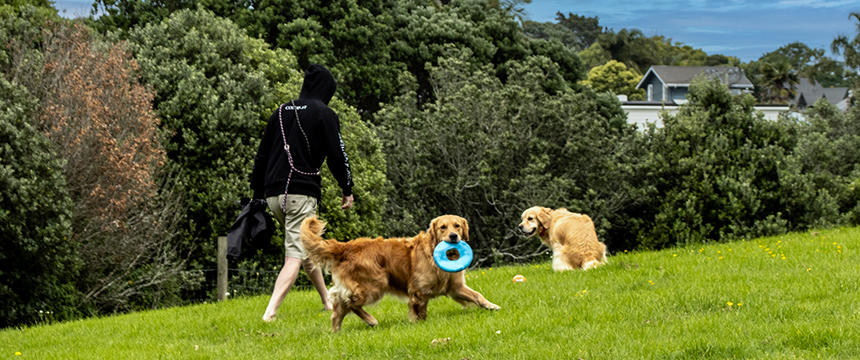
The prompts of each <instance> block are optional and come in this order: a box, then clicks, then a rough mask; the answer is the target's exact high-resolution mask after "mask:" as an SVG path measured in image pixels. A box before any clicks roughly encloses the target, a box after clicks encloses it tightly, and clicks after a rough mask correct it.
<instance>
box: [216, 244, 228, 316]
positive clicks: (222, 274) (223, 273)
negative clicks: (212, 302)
mask: <svg viewBox="0 0 860 360" xmlns="http://www.w3.org/2000/svg"><path fill="white" fill-rule="evenodd" d="M217 288H218V289H217V291H218V301H222V300H224V298H226V296H225V295H226V294H227V237H226V236H219V237H218V285H217Z"/></svg>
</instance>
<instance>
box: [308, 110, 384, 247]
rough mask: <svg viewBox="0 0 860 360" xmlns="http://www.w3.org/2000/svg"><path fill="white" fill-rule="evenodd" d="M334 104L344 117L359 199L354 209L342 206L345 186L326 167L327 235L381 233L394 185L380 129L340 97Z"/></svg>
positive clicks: (345, 236) (323, 207)
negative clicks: (380, 138)
mask: <svg viewBox="0 0 860 360" xmlns="http://www.w3.org/2000/svg"><path fill="white" fill-rule="evenodd" d="M330 105H331V107H332V109H334V111H335V112H336V113H337V114H338V117H339V118H340V130H341V136H342V137H343V141H344V145H345V146H346V153H347V155H348V156H349V165H350V171H351V172H352V177H353V182H354V183H355V187H353V192H354V194H353V195H354V197H355V203H354V205H353V207H352V208H351V209H349V210H348V211H344V210H342V209H341V208H340V202H341V195H342V190H341V189H340V187H338V185H337V181H336V180H335V179H334V176H332V175H331V172H330V171H329V170H328V167H324V168H325V170H324V171H323V198H322V203H321V204H320V216H321V217H323V218H324V219H325V220H326V222H327V225H326V229H327V231H326V238H328V237H329V236H330V237H332V238H336V239H341V240H349V239H355V238H357V237H360V236H378V235H379V234H380V233H381V232H382V231H383V228H384V226H386V224H387V221H383V218H382V214H383V212H384V209H385V203H386V200H387V196H388V193H389V192H390V191H391V186H390V184H389V182H388V179H387V178H386V177H385V173H386V168H385V155H384V152H383V149H382V142H381V141H380V140H379V137H378V136H377V134H376V131H375V130H374V129H373V128H372V127H370V125H368V124H367V123H366V122H364V121H363V120H361V117H359V115H358V112H356V111H355V109H354V108H352V107H350V106H348V105H346V104H345V103H344V102H343V101H342V100H340V99H333V100H332V102H331V104H330Z"/></svg>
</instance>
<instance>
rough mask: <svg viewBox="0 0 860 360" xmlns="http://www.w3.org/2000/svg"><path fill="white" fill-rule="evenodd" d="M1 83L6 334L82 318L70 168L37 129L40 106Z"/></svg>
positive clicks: (0, 225) (0, 252) (0, 226)
mask: <svg viewBox="0 0 860 360" xmlns="http://www.w3.org/2000/svg"><path fill="white" fill-rule="evenodd" d="M1 75H3V76H0V144H3V145H2V146H0V234H2V236H3V241H0V298H2V299H3V301H2V302H0V327H7V326H12V325H19V324H32V323H36V322H40V321H46V320H55V319H56V320H62V319H69V318H72V317H74V316H77V315H78V314H80V313H81V309H80V308H79V307H78V305H79V302H80V299H81V294H80V292H79V291H78V290H77V289H76V288H75V279H76V277H77V276H78V274H79V272H78V271H79V267H80V265H81V262H80V259H79V258H78V256H77V253H76V251H75V250H76V249H75V246H74V243H73V242H71V241H70V240H69V237H70V236H71V235H72V231H71V230H72V226H71V216H72V209H73V203H72V201H71V199H70V197H69V194H68V192H67V187H66V180H65V178H64V177H63V170H62V167H63V161H62V160H61V159H60V157H58V156H57V154H56V153H55V152H54V147H53V145H52V144H51V142H50V141H48V139H46V138H45V136H44V135H43V134H41V133H40V132H39V131H37V130H36V129H35V128H34V127H33V126H32V125H30V122H31V121H32V119H31V117H32V116H34V113H33V110H34V109H36V108H37V107H38V103H37V101H36V100H35V98H33V97H32V96H31V95H30V94H29V93H28V92H27V90H26V89H25V88H24V87H22V86H20V85H16V84H13V83H11V82H9V81H8V80H7V79H6V77H5V75H6V74H1Z"/></svg>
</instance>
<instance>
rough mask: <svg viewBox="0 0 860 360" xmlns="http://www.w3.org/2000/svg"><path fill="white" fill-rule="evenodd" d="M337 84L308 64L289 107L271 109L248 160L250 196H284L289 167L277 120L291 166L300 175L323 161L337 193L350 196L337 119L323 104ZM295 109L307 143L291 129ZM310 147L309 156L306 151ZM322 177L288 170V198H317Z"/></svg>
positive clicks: (319, 68)
mask: <svg viewBox="0 0 860 360" xmlns="http://www.w3.org/2000/svg"><path fill="white" fill-rule="evenodd" d="M336 88H337V83H336V82H335V80H334V77H333V76H332V75H331V72H329V71H328V69H326V68H325V67H324V66H322V65H316V64H314V65H311V66H310V67H308V69H307V71H305V79H304V83H303V84H302V92H301V93H300V94H299V98H298V99H296V100H294V101H293V104H295V106H293V104H291V103H286V104H284V105H282V106H280V107H279V108H278V110H275V112H274V113H273V114H272V116H271V117H269V123H268V125H267V126H266V131H265V133H263V139H262V140H261V141H260V147H259V149H258V150H257V156H256V158H255V159H254V170H253V172H252V173H251V190H253V191H254V198H256V199H260V198H263V197H269V196H277V195H280V194H283V193H284V186H285V185H286V182H287V176H288V175H289V174H290V164H289V161H288V160H287V152H286V150H284V140H283V136H282V135H281V123H280V120H281V119H283V129H284V135H286V137H287V143H288V144H290V152H291V153H292V156H293V164H294V165H295V168H296V169H297V170H299V171H301V172H304V173H315V172H317V170H318V169H319V168H320V167H321V166H322V163H323V160H325V158H326V157H328V168H329V170H331V173H332V175H334V178H335V179H337V182H338V185H339V186H340V188H341V189H342V190H343V195H344V196H348V195H352V186H353V183H352V174H351V173H350V170H349V158H348V157H347V155H346V149H344V145H343V140H342V139H341V137H340V121H339V120H338V117H337V114H336V113H335V112H334V111H333V110H332V109H331V108H329V107H328V102H329V100H331V97H332V96H333V95H334V92H335V89H336ZM296 111H298V117H299V119H300V121H301V127H302V129H304V132H305V134H307V142H306V141H305V137H304V136H303V135H302V132H301V130H300V129H299V126H297V125H296ZM308 148H310V152H308ZM321 181H322V178H321V177H320V176H319V175H310V176H309V175H303V174H300V173H298V172H296V171H293V173H292V177H291V179H290V188H289V191H288V192H289V193H290V194H301V195H308V196H313V197H315V198H317V199H319V198H320V197H321V196H322V191H321V188H322V187H321Z"/></svg>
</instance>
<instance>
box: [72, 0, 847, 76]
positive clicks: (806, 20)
mask: <svg viewBox="0 0 860 360" xmlns="http://www.w3.org/2000/svg"><path fill="white" fill-rule="evenodd" d="M91 4H92V0H56V1H55V7H56V8H57V9H58V10H60V15H62V16H65V17H77V16H87V15H88V14H89V11H90V7H91V6H92V5H91ZM523 7H524V8H525V10H526V15H527V18H528V19H530V20H534V21H538V22H555V16H556V12H562V13H564V14H567V13H574V14H579V15H585V16H589V17H592V16H597V17H598V19H599V21H600V25H601V26H604V27H608V28H610V29H615V30H621V29H624V28H627V29H639V30H641V31H642V32H643V33H644V34H645V35H646V36H654V35H663V36H665V37H667V38H671V39H672V41H674V42H681V43H683V44H685V45H690V46H692V47H694V48H698V49H702V50H704V51H705V52H706V53H708V54H722V55H728V56H735V57H738V58H740V59H741V60H742V61H744V62H747V61H752V60H756V59H758V58H759V57H761V56H762V55H763V54H765V53H767V52H770V51H773V50H776V49H778V48H779V47H780V46H783V45H786V44H789V43H791V42H795V41H800V42H802V43H804V44H806V45H808V46H809V47H812V48H816V49H825V50H826V51H827V54H828V56H831V57H834V58H836V59H839V60H841V57H840V56H836V55H833V54H832V53H831V52H830V43H831V42H832V41H833V39H834V38H835V37H836V36H838V35H845V36H847V37H848V38H849V39H852V38H854V36H855V35H856V34H857V22H856V20H852V19H849V17H848V15H849V14H850V13H851V12H860V0H760V1H752V0H719V1H718V0H673V1H670V0H645V1H643V0H568V1H563V0H532V2H531V4H526V5H524V6H523Z"/></svg>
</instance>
